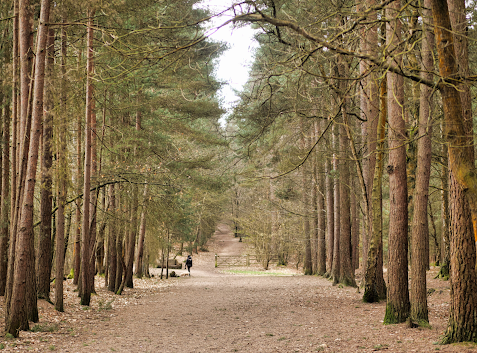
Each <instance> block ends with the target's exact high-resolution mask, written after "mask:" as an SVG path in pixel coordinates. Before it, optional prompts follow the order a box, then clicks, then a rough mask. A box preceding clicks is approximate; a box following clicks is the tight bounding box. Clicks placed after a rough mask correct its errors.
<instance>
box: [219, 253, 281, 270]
mask: <svg viewBox="0 0 477 353" xmlns="http://www.w3.org/2000/svg"><path fill="white" fill-rule="evenodd" d="M263 260H265V259H264V258H263V256H257V255H249V254H247V255H217V254H215V267H244V266H250V265H251V264H261V263H262V262H263ZM273 261H278V257H277V256H272V257H271V258H270V260H269V262H273Z"/></svg>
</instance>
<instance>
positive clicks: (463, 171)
mask: <svg viewBox="0 0 477 353" xmlns="http://www.w3.org/2000/svg"><path fill="white" fill-rule="evenodd" d="M431 4H432V16H433V20H434V33H435V37H436V45H437V53H438V59H439V72H440V74H441V76H442V78H443V79H444V82H443V83H442V84H441V85H440V87H439V88H440V92H441V95H442V102H443V107H444V120H445V136H446V140H447V142H448V153H449V165H450V172H451V179H450V211H451V219H452V222H451V239H450V255H451V256H450V269H451V273H450V278H451V303H450V317H449V323H448V327H447V330H446V333H445V336H444V339H443V342H444V343H452V342H461V341H474V340H475V339H476V337H475V332H477V331H476V321H475V312H476V305H475V304H476V300H475V293H476V285H477V283H476V273H475V271H474V267H475V259H476V255H475V241H474V236H473V227H472V221H471V210H475V209H476V207H475V196H476V193H475V191H476V189H475V187H474V185H475V176H474V175H475V172H474V169H475V168H474V161H473V159H471V158H470V157H471V156H472V154H473V151H472V149H471V148H470V147H469V144H468V142H469V136H468V134H467V133H466V131H468V130H467V129H466V126H465V119H464V116H463V113H462V111H463V110H462V104H461V97H460V94H459V91H458V90H457V87H456V82H455V77H456V75H457V73H458V70H457V65H456V61H455V51H454V45H453V37H452V27H451V22H450V17H449V10H448V7H447V2H446V1H439V0H432V2H431Z"/></svg>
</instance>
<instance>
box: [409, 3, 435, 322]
mask: <svg viewBox="0 0 477 353" xmlns="http://www.w3.org/2000/svg"><path fill="white" fill-rule="evenodd" d="M430 7H431V3H430V1H429V0H426V1H425V2H424V9H423V18H424V19H428V20H426V22H427V21H430V19H431V18H432V13H431V10H430ZM426 22H424V23H423V25H422V41H421V57H422V67H421V72H422V73H421V75H422V76H423V77H424V78H425V79H427V80H432V71H433V66H434V62H433V59H432V49H433V45H432V44H433V43H432V41H433V36H432V31H430V28H429V27H428V25H427V23H426ZM431 94H432V88H431V87H428V86H426V85H421V97H420V103H419V106H420V111H419V140H418V142H417V143H418V146H417V153H418V155H417V172H416V189H415V195H414V217H413V219H412V223H413V225H412V227H411V229H412V235H411V240H412V244H411V317H412V318H413V319H415V320H418V321H421V320H422V321H429V318H428V309H427V286H426V269H427V261H428V260H427V259H428V257H427V252H426V251H425V250H426V248H425V244H426V243H429V222H428V219H429V217H428V216H427V204H428V201H429V179H430V174H431V153H432V150H431V136H432V121H431V116H432V114H431V113H432V104H431V102H432V101H431V99H432V98H431Z"/></svg>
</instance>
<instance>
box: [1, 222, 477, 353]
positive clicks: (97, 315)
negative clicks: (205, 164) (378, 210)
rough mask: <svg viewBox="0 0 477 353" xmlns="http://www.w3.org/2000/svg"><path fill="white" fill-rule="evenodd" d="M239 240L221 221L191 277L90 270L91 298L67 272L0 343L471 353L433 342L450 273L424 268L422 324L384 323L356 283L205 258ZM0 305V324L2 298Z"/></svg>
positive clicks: (38, 347)
mask: <svg viewBox="0 0 477 353" xmlns="http://www.w3.org/2000/svg"><path fill="white" fill-rule="evenodd" d="M244 247H245V244H243V243H241V242H238V239H237V238H234V237H233V235H232V234H231V232H230V230H229V229H228V227H226V226H225V225H222V226H221V227H219V228H218V230H217V232H216V234H215V236H214V237H213V238H212V240H211V241H210V242H209V244H208V248H209V251H208V252H202V253H199V254H198V255H195V254H194V255H193V260H194V266H193V267H192V270H191V277H180V278H169V279H168V280H165V279H164V280H160V279H159V277H158V273H159V271H160V270H159V269H151V272H152V273H153V274H155V276H154V277H153V278H150V279H141V280H139V279H135V288H134V289H126V290H125V291H124V293H123V295H121V296H115V295H113V294H111V293H109V292H108V291H107V290H105V289H104V288H103V286H104V281H102V279H101V278H100V277H97V278H96V286H97V295H94V296H93V297H92V305H91V306H90V307H82V306H80V305H79V299H78V297H77V293H76V292H74V286H73V285H72V284H71V280H67V281H66V282H65V288H66V293H65V297H66V298H65V312H64V313H58V312H56V311H55V310H54V309H53V306H52V305H51V304H49V303H47V302H45V301H40V303H39V311H40V322H39V323H38V324H32V325H31V331H28V332H21V333H20V337H19V338H17V339H13V338H11V339H2V340H0V350H1V351H7V352H19V351H21V352H29V351H33V352H35V351H40V352H51V351H56V352H284V353H288V352H374V351H386V352H433V351H442V352H476V353H477V346H476V345H473V344H456V345H439V344H438V342H439V339H440V337H441V335H442V334H443V332H444V330H445V328H446V323H447V319H448V310H449V282H446V281H442V280H437V279H434V277H435V275H436V273H437V269H434V268H433V269H431V271H429V273H428V289H429V292H432V293H431V294H430V295H429V297H428V300H429V317H430V327H429V328H413V329H411V328H407V327H406V325H405V324H399V325H383V317H384V310H385V303H384V302H381V303H377V304H365V303H363V302H362V300H361V298H362V293H358V292H357V290H356V288H348V287H344V288H342V287H341V286H332V284H331V282H330V281H328V280H327V279H324V278H321V277H316V276H303V275H301V274H300V273H299V271H296V270H294V269H293V268H282V267H273V266H272V267H271V268H270V269H269V270H268V271H264V270H263V269H260V268H258V267H256V268H253V267H247V268H234V269H233V270H232V269H224V268H217V269H216V268H214V254H215V253H218V254H221V255H225V254H228V255H232V254H241V253H243V252H244V251H245V250H244ZM175 271H176V272H177V273H179V274H183V273H185V270H175ZM358 275H359V271H358ZM358 279H359V277H358ZM52 298H53V294H52ZM0 315H1V316H2V317H0V323H1V325H3V321H4V305H3V299H2V301H1V302H0ZM1 325H0V330H2V331H3V327H2V326H1Z"/></svg>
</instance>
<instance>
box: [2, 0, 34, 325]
mask: <svg viewBox="0 0 477 353" xmlns="http://www.w3.org/2000/svg"><path fill="white" fill-rule="evenodd" d="M14 5H15V7H16V6H17V5H18V7H16V9H15V13H16V14H17V17H18V50H19V59H18V60H19V62H20V80H19V81H20V82H19V83H20V95H19V99H18V104H19V105H18V111H17V113H18V124H17V127H16V128H15V134H16V136H17V142H16V144H15V146H17V147H16V150H17V153H15V156H16V163H15V165H14V166H15V171H14V172H15V173H14V178H12V183H13V182H15V184H12V198H11V199H12V212H11V218H12V223H11V229H10V244H9V250H8V267H7V285H6V296H5V307H6V316H5V320H6V322H7V320H8V318H9V316H10V307H11V300H12V291H13V281H14V267H15V256H16V244H17V238H18V234H17V233H18V226H19V223H20V214H21V213H20V208H21V202H22V197H23V190H24V183H25V174H26V167H27V162H28V148H29V143H28V137H29V135H30V129H31V119H30V109H31V106H30V92H31V91H32V87H31V84H32V82H33V81H32V80H31V74H32V72H31V70H32V62H33V48H32V46H33V30H32V28H33V23H32V19H33V17H32V14H31V12H30V2H29V1H28V0H22V1H20V2H18V3H17V1H14ZM14 27H15V26H14ZM29 108H30V109H29ZM14 124H15V122H14ZM14 162H15V161H14ZM22 328H25V329H26V328H28V327H27V326H24V327H22ZM22 328H20V329H22Z"/></svg>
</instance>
